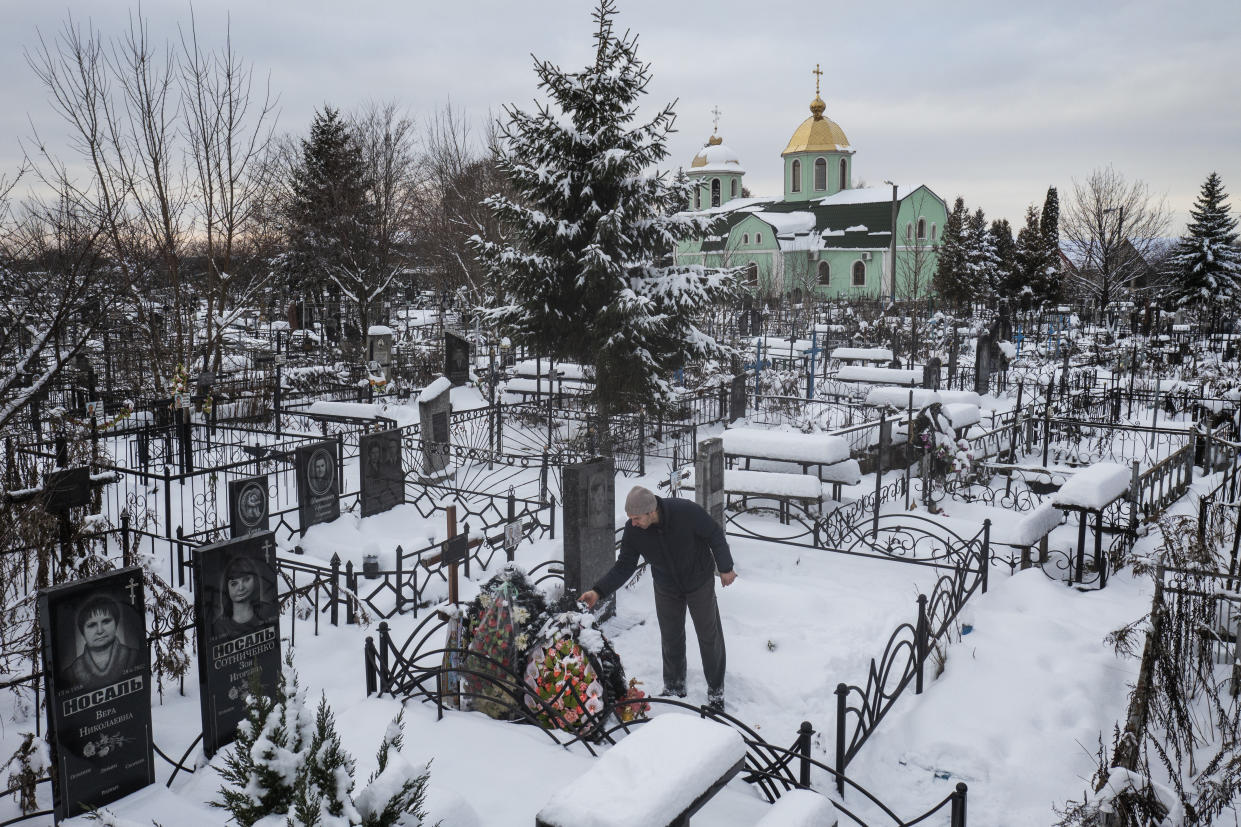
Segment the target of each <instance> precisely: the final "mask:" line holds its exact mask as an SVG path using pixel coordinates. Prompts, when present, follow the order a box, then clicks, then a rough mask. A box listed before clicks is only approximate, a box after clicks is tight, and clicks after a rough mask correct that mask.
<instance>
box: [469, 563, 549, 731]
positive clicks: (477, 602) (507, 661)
mask: <svg viewBox="0 0 1241 827" xmlns="http://www.w3.org/2000/svg"><path fill="white" fill-rule="evenodd" d="M546 607H547V603H546V601H545V600H544V599H543V595H541V594H540V593H539V591H538V589H536V588H535V587H534V584H533V583H532V582H530V578H528V577H526V573H525V572H524V571H522V569H521V568H520V567H518V566H515V565H513V564H512V563H509V564H506V565H505V566H504V568H502V569H501V570H500V572H499V573H498V574H496V576H495V577H492V578H491V579H490V580H488V581H487V582H486V583H485V584H484V585H483V588H482V590H481V591H480V592H479V594H478V597H476V598H474V600H473V601H472V602H471V603H470V606H469V608H468V609H467V611H466V622H465V623H464V624H463V625H464V626H465V627H466V630H467V631H466V636H467V638H468V642H467V643H466V651H467V652H468V653H473V654H477V655H482V656H484V657H475V658H471V657H468V655H467V657H466V658H465V660H464V664H463V665H464V666H465V668H467V669H468V670H469V671H470V672H471V673H478V674H467V675H465V681H464V683H465V689H466V692H467V693H468V701H469V705H470V707H471V708H473V709H476V710H478V711H479V712H482V713H484V714H486V715H489V716H491V717H492V718H502V719H507V718H510V717H512V713H513V709H512V706H513V697H514V696H515V695H516V694H518V692H519V690H518V686H517V680H516V676H518V675H520V674H522V671H523V670H524V669H525V667H526V663H525V660H526V649H527V647H528V646H529V642H530V640H531V639H532V638H533V637H534V635H533V634H532V632H533V631H534V630H536V629H537V628H538V626H537V625H535V624H536V623H537V622H538V620H539V618H540V616H541V615H542V614H543V612H544V610H545V609H546Z"/></svg>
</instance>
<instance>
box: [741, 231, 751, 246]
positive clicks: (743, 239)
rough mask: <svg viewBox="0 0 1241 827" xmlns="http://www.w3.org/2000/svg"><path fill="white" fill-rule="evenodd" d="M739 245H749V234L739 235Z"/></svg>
mask: <svg viewBox="0 0 1241 827" xmlns="http://www.w3.org/2000/svg"><path fill="white" fill-rule="evenodd" d="M741 243H742V244H749V243H750V234H749V233H742V234H741Z"/></svg>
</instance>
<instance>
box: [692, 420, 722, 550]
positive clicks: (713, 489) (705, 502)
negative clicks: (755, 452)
mask: <svg viewBox="0 0 1241 827" xmlns="http://www.w3.org/2000/svg"><path fill="white" fill-rule="evenodd" d="M694 500H695V501H696V502H697V503H698V504H699V505H700V506H702V507H703V508H705V509H706V511H707V513H708V514H710V515H711V518H712V519H713V520H715V521H716V523H718V524H719V525H720V527H721V528H723V527H724V440H722V439H720V438H719V437H712V438H711V439H704V440H703V441H702V442H699V443H698V457H697V458H696V459H695V460H694Z"/></svg>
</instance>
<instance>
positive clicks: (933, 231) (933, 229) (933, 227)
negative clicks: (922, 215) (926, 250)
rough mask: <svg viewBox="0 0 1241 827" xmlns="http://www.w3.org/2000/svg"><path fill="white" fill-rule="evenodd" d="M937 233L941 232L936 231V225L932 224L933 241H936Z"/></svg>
mask: <svg viewBox="0 0 1241 827" xmlns="http://www.w3.org/2000/svg"><path fill="white" fill-rule="evenodd" d="M937 232H939V231H938V230H937V229H936V227H935V225H934V224H932V225H931V241H934V240H935V238H936V235H935V234H936V233H937Z"/></svg>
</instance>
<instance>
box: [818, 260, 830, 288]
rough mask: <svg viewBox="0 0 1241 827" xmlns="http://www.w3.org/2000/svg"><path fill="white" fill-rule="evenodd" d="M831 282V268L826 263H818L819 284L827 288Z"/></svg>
mask: <svg viewBox="0 0 1241 827" xmlns="http://www.w3.org/2000/svg"><path fill="white" fill-rule="evenodd" d="M831 281H832V266H831V265H830V264H828V263H827V262H826V261H820V262H819V284H822V285H823V286H825V287H826V286H827V285H828V284H830V283H831Z"/></svg>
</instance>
